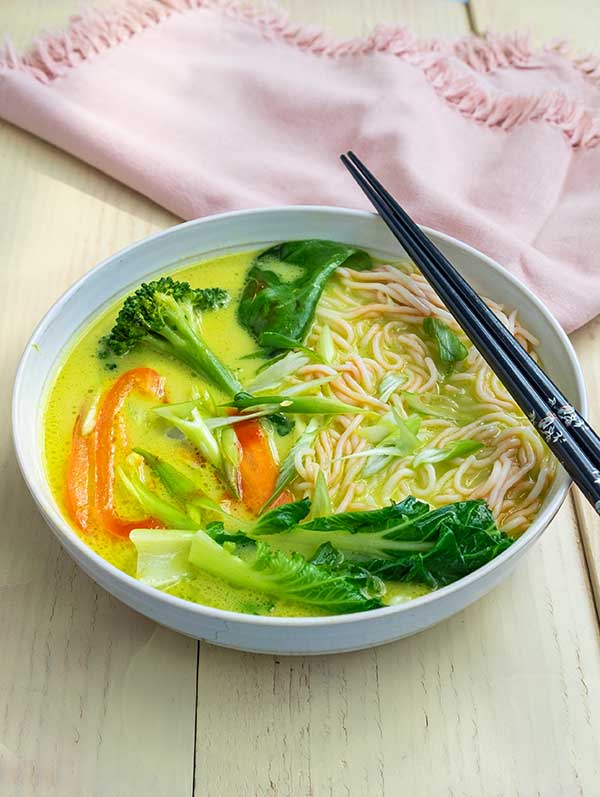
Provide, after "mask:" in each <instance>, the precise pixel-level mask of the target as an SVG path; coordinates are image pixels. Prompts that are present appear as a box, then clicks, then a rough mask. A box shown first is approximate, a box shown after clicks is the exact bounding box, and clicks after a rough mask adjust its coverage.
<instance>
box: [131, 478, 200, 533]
mask: <svg viewBox="0 0 600 797" xmlns="http://www.w3.org/2000/svg"><path fill="white" fill-rule="evenodd" d="M117 474H118V476H119V478H120V480H121V482H122V483H123V485H124V486H125V487H126V489H127V490H128V492H129V493H130V495H131V496H132V497H133V498H135V499H136V500H137V501H138V502H139V504H140V506H141V507H142V509H143V510H144V512H146V513H148V514H149V515H151V516H152V517H155V518H157V519H158V520H160V521H162V522H163V523H165V524H166V525H167V526H170V527H171V528H175V529H191V530H193V529H197V528H198V522H197V521H195V520H194V519H193V518H191V517H190V516H189V515H188V514H186V513H185V512H182V511H181V510H180V509H178V508H177V507H176V506H174V505H173V504H171V503H169V502H168V501H165V500H164V499H163V498H161V497H160V496H158V495H157V494H156V493H155V492H154V491H153V490H151V489H150V488H149V487H148V486H147V485H146V484H144V482H143V481H142V480H141V479H140V477H139V476H138V475H137V474H136V473H134V472H133V469H132V472H131V473H129V474H128V473H126V472H125V471H124V469H123V468H118V469H117Z"/></svg>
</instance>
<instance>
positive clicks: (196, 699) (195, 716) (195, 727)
mask: <svg viewBox="0 0 600 797" xmlns="http://www.w3.org/2000/svg"><path fill="white" fill-rule="evenodd" d="M199 680H200V642H199V641H197V642H196V697H195V700H194V743H193V745H192V749H193V759H192V795H191V797H195V795H196V769H197V763H196V762H197V761H198V754H197V746H198V699H199V697H200V686H199Z"/></svg>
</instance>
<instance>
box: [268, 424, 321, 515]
mask: <svg viewBox="0 0 600 797" xmlns="http://www.w3.org/2000/svg"><path fill="white" fill-rule="evenodd" d="M318 431H319V423H318V421H317V420H316V419H315V418H311V420H310V421H309V422H308V425H307V427H306V429H305V430H304V431H303V432H302V434H301V435H300V437H299V438H298V440H296V442H295V443H294V445H293V446H292V448H291V449H290V451H289V453H288V455H287V456H286V458H285V459H284V460H283V462H282V463H281V465H280V466H279V474H278V476H277V481H276V482H275V489H274V490H273V494H272V495H271V497H270V498H269V500H268V501H267V502H266V504H265V505H264V506H263V507H262V508H261V510H260V514H262V513H263V512H264V511H265V509H266V508H267V507H268V506H269V505H270V504H272V503H273V501H274V500H275V499H276V498H278V496H279V495H281V493H282V492H283V491H284V490H285V488H286V487H287V486H288V484H289V483H290V482H291V481H292V480H293V479H294V478H295V476H296V456H297V455H298V454H299V452H300V451H305V450H307V449H310V448H311V447H312V445H313V443H314V440H315V437H316V436H317V432H318Z"/></svg>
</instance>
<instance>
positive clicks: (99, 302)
mask: <svg viewBox="0 0 600 797" xmlns="http://www.w3.org/2000/svg"><path fill="white" fill-rule="evenodd" d="M424 229H425V231H426V232H427V233H428V234H429V235H430V236H431V238H432V240H433V241H434V242H435V244H436V245H437V246H438V247H439V248H440V249H441V250H442V252H444V254H445V255H446V256H447V257H448V259H449V260H450V261H451V262H452V263H454V265H455V266H456V267H457V269H458V270H459V271H460V272H461V273H462V274H463V275H464V276H465V277H466V279H467V280H469V281H470V282H471V283H472V284H473V286H474V287H475V288H476V289H477V290H478V291H480V292H481V293H482V294H484V295H486V296H488V297H489V298H491V299H494V300H495V301H497V302H500V303H502V304H504V305H506V306H507V307H510V308H514V307H516V308H518V310H519V313H520V316H521V319H522V321H523V322H524V324H525V326H526V327H527V328H528V329H530V330H531V332H532V333H533V334H534V335H536V336H537V338H538V339H539V340H540V348H539V353H540V356H541V358H542V361H543V362H544V364H545V367H546V368H547V370H548V372H549V374H550V376H551V377H552V379H554V381H555V382H556V383H557V384H558V385H559V387H560V388H561V390H562V391H563V392H564V393H565V394H566V395H567V396H568V397H569V398H570V400H571V401H572V403H573V404H574V405H575V406H576V407H577V408H578V409H579V410H580V411H582V412H583V413H586V412H587V403H586V397H585V389H584V383H583V376H582V372H581V368H580V366H579V364H578V362H577V358H576V355H575V352H574V351H573V348H572V346H571V344H570V342H569V340H568V338H567V336H566V335H565V333H564V332H563V330H562V329H561V327H560V326H559V325H558V322H557V321H556V320H555V319H554V318H553V316H552V315H551V313H550V312H549V311H548V310H547V309H546V307H544V305H543V304H542V303H541V302H540V301H539V300H538V299H537V298H536V297H535V296H534V294H533V293H532V292H531V291H530V290H529V289H528V288H526V287H525V286H524V285H522V284H521V283H520V282H519V281H518V280H517V279H515V278H514V277H513V276H511V275H510V274H509V273H508V272H507V271H505V270H504V269H503V268H502V267H501V266H500V265H498V264H497V263H495V262H494V261H493V260H491V259H490V258H489V257H486V256H485V255H483V254H481V252H478V251H477V250H475V249H473V248H472V247H470V246H467V245H466V244H464V243H461V242H460V241H457V240H456V239H454V238H451V237H450V236H448V235H444V234H443V233H440V232H436V231H435V230H430V229H427V228H424ZM302 238H326V239H330V240H335V241H340V242H344V243H348V244H353V245H356V246H360V247H362V248H364V249H367V250H368V251H369V252H371V253H372V254H374V255H377V256H380V257H384V258H388V257H389V258H395V259H397V258H398V257H401V256H403V255H404V252H403V250H402V248H401V247H400V245H399V244H398V243H397V241H396V240H395V238H394V237H393V236H392V234H391V233H390V232H389V230H388V229H387V227H386V226H385V225H384V224H383V222H382V221H381V220H380V219H379V218H378V217H377V216H375V215H374V214H371V213H365V212H362V211H355V210H347V209H344V208H332V207H311V206H308V207H302V206H295V207H280V208H273V209H266V210H250V211H241V212H236V213H225V214H221V215H217V216H210V217H207V218H203V219H197V220H195V221H190V222H187V223H185V224H180V225H178V226H176V227H172V228H170V229H168V230H165V231H164V232H160V233H158V234H156V235H152V236H150V237H149V238H146V239H144V240H142V241H140V242H138V243H136V244H133V245H132V246H130V247H128V248H127V249H124V250H122V251H121V252H118V253H117V254H115V255H113V256H112V257H109V258H108V259H107V260H105V261H104V262H103V263H101V264H100V265H98V266H96V268H94V269H93V270H92V271H90V272H89V273H88V274H86V275H85V276H84V277H83V278H82V279H80V280H79V281H78V282H77V283H76V284H75V285H74V286H73V287H72V288H71V289H70V290H68V291H67V292H66V293H65V294H64V296H63V297H62V298H61V299H59V300H58V301H57V302H56V304H55V305H54V306H53V307H52V308H51V309H50V310H49V311H48V313H47V314H46V315H45V316H44V318H43V319H42V321H41V322H40V323H39V324H38V326H37V328H36V329H35V331H34V333H33V335H32V337H31V340H30V341H29V343H28V345H27V347H26V349H25V353H24V354H23V357H22V359H21V362H20V364H19V368H18V371H17V375H16V380H15V385H14V393H13V435H14V443H15V449H16V453H17V458H18V462H19V466H20V468H21V472H22V474H23V477H24V479H25V481H26V483H27V486H28V488H29V490H30V492H31V495H32V496H33V498H34V500H35V502H36V503H37V505H38V507H39V510H40V512H41V513H42V515H43V517H44V519H45V520H46V522H47V523H48V525H49V526H50V528H51V529H52V531H53V532H54V534H55V535H56V536H57V538H58V539H59V541H60V543H61V544H62V545H63V546H64V548H65V549H66V550H67V551H68V553H69V554H70V555H71V556H72V557H73V559H75V561H76V562H77V563H78V565H79V566H80V567H81V568H82V569H83V570H84V571H85V572H86V573H87V574H88V575H89V576H91V577H92V578H93V579H94V580H95V581H96V582H97V583H98V584H100V585H101V586H102V587H104V589H106V590H108V591H109V592H110V593H112V594H113V595H114V596H115V597H117V598H118V599H119V600H121V601H123V603H126V604H127V605H128V606H130V607H131V608H133V609H135V610H137V611H138V612H140V613H141V614H144V615H146V616H147V617H150V618H152V619H153V620H155V621H156V622H158V623H161V624H162V625H165V626H168V627H169V628H172V629H174V630H176V631H179V632H181V633H183V634H187V635H189V636H191V637H195V638H197V639H204V640H207V641H209V642H212V643H214V644H218V645H224V646H226V647H231V648H237V649H239V650H246V651H253V652H261V653H276V654H285V655H296V654H298V655H300V654H320V653H338V652H342V651H350V650H357V649H361V648H367V647H370V646H373V645H380V644H382V643H385V642H391V641H393V640H397V639H400V638H401V637H405V636H409V635H410V634H415V633H417V632H418V631H422V630H423V629H425V628H427V627H429V626H432V625H434V624H435V623H438V622H440V621H441V620H444V619H445V618H447V617H449V616H450V615H452V614H455V613H456V612H459V611H460V610H461V609H464V608H465V607H466V606H468V605H469V604H470V603H473V601H475V600H477V599H478V598H480V597H481V596H482V595H484V594H485V593H487V592H488V591H489V590H491V589H492V588H493V587H495V586H496V585H497V584H499V583H500V582H501V581H503V580H504V579H505V578H506V577H507V576H508V575H509V574H510V573H511V572H512V570H513V568H514V567H515V565H516V564H517V562H518V561H519V560H520V559H521V557H522V556H523V555H524V554H525V552H526V551H528V550H530V549H531V547H532V546H533V544H534V543H535V542H536V540H538V539H539V537H540V536H541V534H542V532H543V531H544V529H546V528H547V526H548V524H549V523H550V521H551V520H552V518H553V517H554V515H555V514H556V512H557V511H558V509H559V507H560V506H561V504H562V502H563V501H564V500H565V497H566V495H567V492H568V489H569V485H570V479H569V477H568V476H567V474H566V473H565V472H564V471H563V470H562V468H560V469H559V471H558V474H557V476H556V479H555V481H554V484H553V485H552V488H551V489H550V491H549V494H548V496H547V497H546V500H545V501H544V503H543V506H542V507H541V509H540V512H539V514H538V515H537V517H536V518H535V520H534V522H533V523H532V525H531V526H530V528H529V529H528V530H527V531H526V532H525V533H524V534H523V535H522V536H521V537H520V538H519V539H518V540H517V541H516V542H515V543H514V544H513V545H512V546H511V547H510V548H508V549H507V550H506V551H505V552H504V553H502V554H501V555H500V556H498V557H497V558H496V559H494V560H493V561H492V562H490V563H489V564H487V565H485V566H484V567H482V568H480V569H479V570H477V571H475V572H474V573H472V574H470V575H468V576H466V577H465V578H462V579H461V580H460V581H457V582H455V583H453V584H451V585H449V586H447V587H444V588H442V589H440V590H438V591H437V592H433V593H430V594H428V595H425V596H423V597H420V598H416V599H414V600H412V601H409V602H406V603H403V604H399V605H396V606H390V607H385V608H382V609H375V610H373V611H368V612H363V613H359V614H348V615H337V616H333V617H308V618H288V617H257V616H254V615H246V614H239V613H236V612H230V611H223V610H220V609H213V608H210V607H206V606H200V605H198V604H195V603H190V602H188V601H185V600H182V599H180V598H176V597H173V596H171V595H168V594H165V593H163V592H160V591H158V590H155V589H153V588H151V587H148V586H146V585H144V584H142V583H140V582H139V581H136V580H135V579H134V578H132V577H131V576H128V575H126V574H125V573H123V572H121V571H120V570H118V569H117V568H115V567H114V566H113V565H111V564H109V563H108V562H106V561H104V559H102V558H101V557H100V556H98V555H97V554H96V553H94V551H92V550H91V549H90V548H88V546H87V545H86V544H85V542H84V541H83V540H82V539H81V538H80V537H79V536H78V535H77V534H76V533H75V531H74V530H73V529H72V528H71V526H70V525H69V524H68V523H67V521H66V520H65V519H64V517H63V516H62V514H61V512H60V510H59V507H58V506H57V504H56V501H55V500H54V498H53V496H52V494H51V491H50V488H49V485H48V482H47V480H46V476H45V472H44V463H43V454H42V450H43V449H42V415H43V410H44V406H45V401H44V400H41V399H43V398H44V397H45V396H46V394H47V391H48V389H49V386H50V383H51V380H52V377H53V375H54V373H55V370H56V368H57V366H58V364H59V362H60V360H61V357H62V355H63V353H64V351H65V349H67V348H68V347H69V346H70V345H71V341H72V339H73V336H75V335H77V334H78V333H79V332H80V331H81V330H82V329H83V328H84V327H85V326H86V325H87V324H88V322H89V321H90V320H91V319H92V317H93V316H95V315H96V314H97V313H98V312H100V311H101V310H103V309H104V308H105V307H107V306H108V305H110V304H112V303H113V302H114V301H115V299H117V298H118V297H119V296H121V295H122V294H124V293H126V292H127V291H128V290H129V289H131V288H132V287H134V286H137V285H138V284H139V283H140V282H141V281H142V280H144V279H147V278H148V277H151V276H152V275H154V274H157V273H159V272H164V271H167V270H170V269H171V270H172V269H173V268H176V267H181V266H182V265H185V264H186V263H190V262H193V261H202V260H208V259H211V258H213V257H215V256H217V255H222V254H226V253H229V252H235V251H241V250H252V249H260V248H264V247H267V246H269V245H271V244H273V243H275V242H278V241H283V240H291V239H302Z"/></svg>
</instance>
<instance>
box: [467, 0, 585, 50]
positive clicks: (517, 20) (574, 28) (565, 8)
mask: <svg viewBox="0 0 600 797" xmlns="http://www.w3.org/2000/svg"><path fill="white" fill-rule="evenodd" d="M469 5H470V8H471V11H472V14H473V20H474V23H475V25H476V28H477V30H478V31H479V32H481V33H484V32H486V31H497V32H500V33H512V32H513V31H515V30H524V29H529V30H530V31H531V33H532V36H533V40H534V41H535V42H536V43H537V44H542V43H545V42H548V41H551V40H552V39H567V40H568V41H570V42H571V44H572V46H573V49H574V51H575V52H576V53H578V52H587V51H593V52H595V53H596V54H597V55H598V54H600V3H599V2H598V0H573V2H570V3H565V2H564V0H527V2H523V0H501V1H500V2H499V0H470V3H469Z"/></svg>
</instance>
